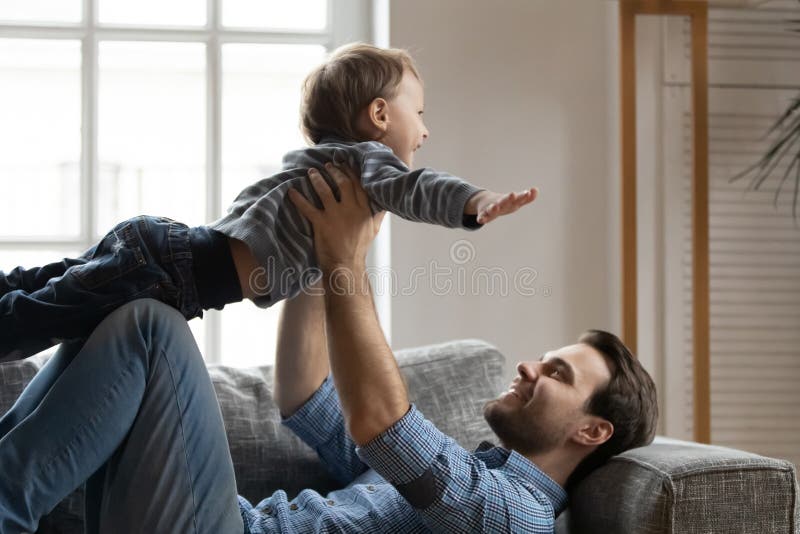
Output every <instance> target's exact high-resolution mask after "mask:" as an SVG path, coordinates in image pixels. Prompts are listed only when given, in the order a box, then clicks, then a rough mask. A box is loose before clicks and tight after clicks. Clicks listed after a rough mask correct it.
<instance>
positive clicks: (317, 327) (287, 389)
mask: <svg viewBox="0 0 800 534" xmlns="http://www.w3.org/2000/svg"><path fill="white" fill-rule="evenodd" d="M320 289H321V284H320V283H317V284H316V285H315V286H314V287H312V288H310V290H309V293H312V294H307V293H304V292H301V293H300V294H299V295H297V296H296V297H294V298H293V299H290V300H288V301H285V302H284V303H283V311H282V312H281V316H280V319H279V322H278V343H277V350H276V354H275V392H274V397H275V402H276V404H277V405H278V409H279V410H280V412H281V414H282V415H283V416H284V417H288V416H290V415H292V414H293V413H294V412H296V411H297V410H298V409H299V408H300V407H301V406H302V405H303V404H304V403H305V402H306V401H307V400H308V399H309V398H310V397H311V395H313V394H314V392H315V391H317V389H319V386H320V385H321V384H322V382H323V381H324V380H325V378H326V377H327V376H328V374H329V373H330V366H329V364H328V346H327V342H326V339H325V302H324V299H323V297H322V295H321V294H316V293H318V292H320Z"/></svg>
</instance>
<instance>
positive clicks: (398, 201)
mask: <svg viewBox="0 0 800 534" xmlns="http://www.w3.org/2000/svg"><path fill="white" fill-rule="evenodd" d="M363 145H366V146H367V147H368V149H367V150H366V151H365V152H364V154H363V161H362V163H361V182H362V184H363V186H364V189H365V190H366V192H367V195H369V197H370V199H372V201H373V203H374V205H375V207H377V208H378V209H381V210H386V211H389V212H391V213H394V214H396V215H399V216H400V217H403V218H404V219H408V220H409V221H415V222H426V223H430V224H438V225H441V226H446V227H448V228H467V229H475V228H477V227H479V225H478V226H475V225H474V224H469V223H467V222H465V218H464V207H465V205H466V203H467V201H468V200H469V199H470V197H472V195H474V194H475V193H477V192H479V191H481V188H479V187H476V186H474V185H472V184H470V183H468V182H466V181H464V180H462V179H461V178H458V177H456V176H453V175H450V174H447V173H444V172H439V171H436V170H433V169H429V168H422V169H415V170H410V169H409V168H408V167H406V165H405V164H404V163H403V162H402V161H400V160H399V159H398V158H397V157H396V156H395V155H394V154H393V153H392V152H391V150H389V149H388V148H387V147H385V146H383V145H381V144H380V143H374V142H373V143H364V144H363Z"/></svg>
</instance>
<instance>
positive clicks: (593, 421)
mask: <svg viewBox="0 0 800 534" xmlns="http://www.w3.org/2000/svg"><path fill="white" fill-rule="evenodd" d="M613 435H614V425H612V424H611V423H610V422H609V421H606V420H605V419H603V418H602V417H589V418H588V419H587V420H586V421H584V423H583V424H582V425H581V427H580V428H579V429H578V430H577V432H576V433H575V435H574V436H573V440H574V441H575V442H577V443H580V444H581V445H586V446H589V447H596V446H599V445H602V444H603V443H605V442H606V441H608V440H609V439H610V438H611V436H613Z"/></svg>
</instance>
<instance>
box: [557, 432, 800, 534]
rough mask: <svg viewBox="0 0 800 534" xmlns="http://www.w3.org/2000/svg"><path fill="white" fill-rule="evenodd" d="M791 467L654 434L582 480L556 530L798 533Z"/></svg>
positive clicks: (799, 520)
mask: <svg viewBox="0 0 800 534" xmlns="http://www.w3.org/2000/svg"><path fill="white" fill-rule="evenodd" d="M797 506H798V485H797V477H796V475H795V469H794V466H793V465H792V464H791V463H790V462H788V461H785V460H776V459H773V458H766V457H764V456H758V455H756V454H751V453H747V452H743V451H740V450H735V449H728V448H725V447H716V446H709V445H701V444H699V443H693V442H686V441H678V440H673V439H668V438H662V437H658V438H656V440H655V441H654V443H653V444H652V445H650V446H648V447H642V448H639V449H633V450H630V451H627V452H625V453H623V454H621V455H619V456H616V457H614V458H612V459H611V460H610V461H609V462H608V463H607V464H606V465H604V466H603V467H601V468H599V469H598V470H597V471H595V472H594V473H592V474H591V475H590V476H589V477H587V478H586V479H585V480H583V481H582V482H581V483H580V484H579V485H578V487H577V488H576V489H575V491H574V492H573V494H572V495H571V497H570V505H569V509H568V511H567V512H566V513H564V514H562V517H560V518H559V529H557V532H571V533H604V534H605V533H608V532H620V533H623V532H635V533H637V534H662V533H663V534H666V533H670V534H672V533H676V534H677V533H680V534H694V533H697V534H700V533H709V532H726V533H727V532H736V533H738V534H766V533H772V532H776V533H777V532H785V533H796V532H800V513H798V510H797Z"/></svg>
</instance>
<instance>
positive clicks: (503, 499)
mask: <svg viewBox="0 0 800 534" xmlns="http://www.w3.org/2000/svg"><path fill="white" fill-rule="evenodd" d="M284 424H286V425H287V426H288V427H289V428H291V429H292V430H293V431H294V432H295V433H296V434H297V435H298V436H299V437H300V439H302V440H303V441H304V442H306V443H307V444H308V445H309V446H311V447H312V448H313V449H314V450H316V451H317V453H318V455H319V457H320V459H321V460H322V462H323V464H324V465H325V467H326V468H327V469H328V470H329V471H330V472H331V473H332V474H333V476H334V477H336V479H337V480H338V481H339V482H341V484H342V486H343V489H341V490H337V491H333V492H331V493H329V494H328V495H327V496H322V495H320V494H319V493H317V492H316V491H313V490H304V491H302V492H300V493H299V494H298V495H297V497H295V498H294V499H293V500H291V501H289V500H288V499H287V496H286V493H284V492H283V491H276V492H275V493H274V494H273V495H272V496H271V497H269V498H267V499H264V500H263V501H261V502H260V503H258V505H256V506H255V507H253V505H252V504H250V503H249V502H248V501H247V500H246V499H244V498H243V497H239V506H240V508H241V511H242V517H243V519H244V524H245V532H247V533H253V534H256V533H259V534H260V533H267V532H281V533H290V532H291V533H294V532H297V533H310V532H397V533H404V534H405V533H416V532H459V533H460V532H526V533H545V532H546V533H552V532H553V523H554V518H555V516H556V515H557V514H558V513H560V512H561V510H563V509H564V507H565V505H566V502H567V494H566V492H565V491H564V489H563V488H561V486H559V485H558V484H556V483H555V482H554V481H553V480H552V479H551V478H550V477H548V476H547V475H545V474H544V473H543V472H542V471H541V470H539V468H538V467H536V466H535V465H534V464H533V463H531V462H530V461H529V460H527V459H526V458H524V457H523V456H521V455H519V454H518V453H516V452H514V451H508V450H506V449H502V448H500V447H488V448H485V447H480V448H479V449H482V450H478V451H476V452H474V453H471V452H468V451H466V450H465V449H463V448H462V447H461V446H459V445H458V444H457V443H456V442H455V441H453V439H452V438H450V437H448V436H446V435H445V434H443V433H442V432H441V431H439V430H438V429H437V428H436V427H435V426H434V425H433V424H432V423H431V422H430V421H428V420H426V419H425V418H424V417H423V416H422V414H421V413H420V412H419V411H418V410H417V409H416V408H415V407H414V406H412V407H411V409H410V410H409V411H408V413H407V414H406V415H405V416H404V417H403V418H402V419H400V420H399V421H397V423H395V424H394V425H392V426H391V427H390V428H388V429H387V430H386V431H384V432H383V433H382V434H381V435H380V436H378V437H377V438H375V439H374V440H372V441H371V442H370V443H368V444H367V445H364V446H363V447H357V446H356V445H355V443H354V442H353V440H352V439H351V438H350V436H349V435H348V434H347V431H346V429H345V424H344V417H343V415H342V410H341V406H340V404H339V397H338V395H337V393H336V390H335V388H334V387H333V382H332V380H331V378H330V377H328V378H327V379H326V380H325V382H324V383H323V384H322V386H320V388H319V390H317V392H316V393H314V395H313V396H312V397H311V398H310V399H309V400H308V402H306V404H304V405H303V406H302V407H301V408H300V409H299V410H298V411H297V412H296V413H295V414H293V415H292V416H291V417H290V418H288V419H286V420H285V421H284Z"/></svg>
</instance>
